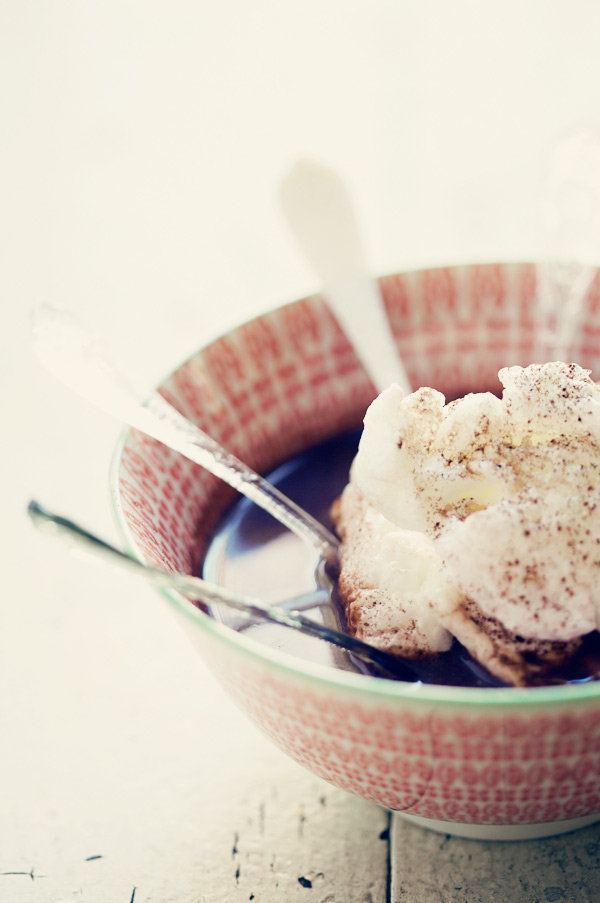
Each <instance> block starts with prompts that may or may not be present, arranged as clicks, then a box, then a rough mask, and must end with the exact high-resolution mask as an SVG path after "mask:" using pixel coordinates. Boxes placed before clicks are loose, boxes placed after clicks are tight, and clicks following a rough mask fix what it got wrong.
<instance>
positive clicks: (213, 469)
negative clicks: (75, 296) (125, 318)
mask: <svg viewBox="0 0 600 903" xmlns="http://www.w3.org/2000/svg"><path fill="white" fill-rule="evenodd" d="M32 332H33V348H34V351H35V352H36V354H37V356H38V358H39V359H40V360H41V362H42V363H43V364H44V365H45V367H46V368H47V369H48V370H49V371H50V372H51V373H53V374H54V375H55V376H56V377H58V379H60V380H61V381H62V382H63V383H65V384H66V385H67V386H69V388H71V389H73V390H74V391H75V392H77V393H78V394H79V395H81V396H82V397H84V398H85V399H87V400H88V401H90V402H91V403H92V404H94V405H96V406H97V407H98V408H100V409H101V410H103V411H105V412H106V413H108V414H110V415H111V416H113V417H116V418H117V419H118V420H121V421H122V422H123V423H126V424H128V425H129V426H133V427H135V428H136V429H139V430H141V431H142V432H143V433H145V434H146V435H147V436H152V437H153V438H154V439H158V440H159V441H160V442H162V443H163V444H165V445H167V446H169V447H170V448H172V449H174V450H175V451H178V452H180V453H181V454H182V455H185V457H186V458H189V459H190V460H191V461H195V462H196V463H197V464H200V465H201V466H202V467H204V468H206V470H208V471H209V472H210V473H212V474H214V475H215V476H217V477H219V478H220V479H221V480H224V481H225V482H226V483H228V484H229V485H230V486H233V487H234V488H235V489H237V490H238V491H239V492H241V493H243V494H244V495H245V496H247V497H248V498H249V499H251V500H252V501H253V502H255V503H256V504H257V505H259V506H260V507H261V508H264V509H265V510H266V511H268V512H269V513H270V514H271V515H272V516H273V517H275V518H276V519H277V520H279V521H280V522H281V523H282V524H284V525H285V526H286V527H287V528H289V529H290V530H292V531H293V532H294V533H296V534H297V535H298V536H299V537H300V538H301V539H303V540H305V541H306V542H308V543H309V544H310V545H311V546H313V547H314V548H316V549H317V550H318V552H319V553H320V555H321V556H322V557H323V558H324V559H326V560H329V561H334V560H335V559H336V558H337V554H338V546H339V542H338V540H337V539H336V537H335V536H334V535H333V534H332V533H331V532H330V531H329V530H327V529H326V528H325V527H324V526H323V525H322V524H321V523H319V522H318V521H317V520H315V518H314V517H312V516H311V515H310V514H308V512H306V511H304V509H302V508H301V507H300V506H299V505H297V504H296V503H295V502H293V501H292V500H291V499H289V498H288V497H287V496H286V495H284V494H283V493H282V492H280V491H279V490H278V489H277V488H276V487H275V486H272V485H271V484H270V483H269V482H268V481H267V480H265V479H263V478H262V477H261V476H259V474H257V473H255V472H254V471H253V470H251V469H250V468H249V467H247V466H246V464H244V463H243V462H242V461H240V460H239V458H236V457H235V455H233V454H231V453H230V452H228V451H227V450H226V449H224V448H223V446H222V445H220V444H219V443H218V442H216V441H215V440H214V439H212V438H211V437H210V436H208V435H207V434H206V433H205V432H204V431H203V430H201V429H200V428H199V427H197V426H195V425H194V424H192V423H190V421H189V420H187V419H186V418H185V417H183V416H182V415H181V414H180V413H179V412H178V411H176V410H175V408H174V407H173V406H172V405H170V404H169V402H168V401H166V399H164V398H163V397H162V395H159V394H158V393H157V392H154V393H153V394H151V395H150V396H148V397H147V398H146V399H143V396H141V395H139V394H137V393H136V392H135V391H134V390H133V389H131V388H130V387H129V385H128V384H127V381H126V380H125V378H124V376H123V375H122V374H120V373H119V371H118V370H117V368H116V366H115V365H114V364H112V363H111V362H110V361H109V360H108V359H107V358H106V356H104V355H103V354H101V353H100V351H99V349H98V344H97V342H94V341H92V340H91V339H90V337H89V336H88V335H87V334H86V333H85V330H84V329H83V328H82V326H81V324H79V323H78V322H77V321H76V319H75V318H74V317H73V316H72V315H70V314H68V313H67V312H65V311H61V310H57V309H56V308H53V307H49V306H47V305H40V306H39V307H38V308H37V309H36V310H35V311H34V317H33V324H32Z"/></svg>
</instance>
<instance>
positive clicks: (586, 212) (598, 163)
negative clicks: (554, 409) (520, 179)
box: [537, 126, 600, 361]
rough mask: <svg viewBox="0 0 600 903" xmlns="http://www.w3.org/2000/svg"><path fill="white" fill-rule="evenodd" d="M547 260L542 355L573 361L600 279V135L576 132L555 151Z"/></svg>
mask: <svg viewBox="0 0 600 903" xmlns="http://www.w3.org/2000/svg"><path fill="white" fill-rule="evenodd" d="M540 197H541V200H540V220H541V230H542V236H543V239H544V243H545V246H546V247H545V251H546V259H545V260H543V261H542V262H540V263H539V264H538V267H537V279H538V297H537V303H538V316H539V319H540V323H539V328H538V348H537V352H538V355H539V357H540V359H541V360H556V359H558V360H565V361H566V360H568V359H569V357H570V355H571V354H572V348H573V343H574V341H575V338H576V336H577V333H578V331H579V329H580V327H581V323H582V320H583V313H584V310H585V300H586V297H587V293H588V291H589V288H590V285H591V283H592V281H593V279H594V277H595V276H596V273H597V264H598V248H600V130H599V129H598V128H594V127H590V126H586V127H579V128H576V129H573V130H571V131H570V132H569V133H568V134H566V135H564V136H562V137H561V138H560V139H559V140H557V141H556V142H555V144H554V145H553V146H552V147H551V148H550V150H549V152H548V156H547V160H546V165H545V167H544V176H543V179H542V184H541V193H540Z"/></svg>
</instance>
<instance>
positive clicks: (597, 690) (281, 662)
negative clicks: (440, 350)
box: [109, 260, 600, 708]
mask: <svg viewBox="0 0 600 903" xmlns="http://www.w3.org/2000/svg"><path fill="white" fill-rule="evenodd" d="M532 264H533V265H535V262H534V261H526V260H522V261H519V260H510V261H509V260H506V261H493V262H487V263H486V262H471V263H470V264H469V263H467V264H465V263H456V264H446V265H437V266H431V267H427V266H426V267H416V268H414V269H409V270H398V271H396V272H391V273H386V274H384V275H382V276H380V277H378V278H379V279H386V278H388V279H389V278H392V277H393V276H396V275H398V276H404V275H411V274H417V273H425V272H431V271H434V270H446V269H450V270H456V269H463V268H465V267H466V268H468V267H470V266H474V267H476V266H511V267H515V266H527V265H532ZM313 299H314V300H317V299H318V300H323V294H322V293H321V292H314V293H313V294H311V295H306V296H302V297H301V298H296V299H292V300H291V301H288V302H284V303H283V304H281V305H277V306H276V307H273V308H269V309H267V310H263V311H261V312H259V313H257V314H256V315H255V316H253V317H250V318H249V319H248V320H244V321H241V322H239V323H237V324H236V325H235V326H233V327H231V328H230V329H228V330H226V331H225V332H222V333H220V334H218V335H216V336H214V337H212V338H210V339H209V340H208V341H207V342H206V343H205V344H204V345H202V346H200V347H199V348H198V349H196V351H194V352H192V353H191V354H190V355H189V356H188V357H187V358H186V359H185V360H183V361H181V362H180V363H179V364H177V365H176V366H175V367H173V368H172V369H171V370H170V371H169V372H168V374H167V375H166V376H165V377H164V378H163V379H162V380H161V381H160V382H159V383H158V385H157V388H160V386H162V385H164V383H165V382H167V380H168V379H169V378H170V377H171V376H173V374H174V373H176V372H177V371H178V370H180V369H181V368H182V367H184V366H186V364H188V363H189V362H190V361H192V360H193V359H194V358H195V357H196V355H197V354H198V353H199V352H201V351H202V350H203V349H204V348H206V347H208V346H209V345H211V344H213V343H215V342H219V341H221V340H222V339H224V338H228V337H230V336H231V335H232V334H234V333H236V332H237V330H239V329H240V328H242V327H243V326H245V325H247V324H248V323H252V322H254V321H256V320H259V319H260V318H261V317H264V316H269V315H270V314H272V313H274V312H275V311H277V310H280V309H281V308H282V307H285V306H287V305H291V304H296V303H298V302H299V301H310V300H313ZM131 432H132V430H131V429H130V428H129V427H126V428H124V429H123V430H122V432H121V434H120V436H119V439H118V441H117V444H116V446H115V448H114V450H113V454H112V458H111V462H110V469H109V491H110V498H111V508H112V515H113V520H114V522H115V525H116V528H117V531H118V533H119V535H120V537H121V540H122V542H123V545H124V548H125V551H126V552H127V553H128V554H130V555H131V556H132V557H133V558H135V559H136V560H137V561H140V562H141V563H143V564H146V563H147V562H146V560H145V559H144V557H143V555H142V554H141V553H140V551H139V550H138V548H137V545H136V543H135V540H134V538H133V535H132V533H131V531H130V529H129V527H128V525H127V522H126V520H125V515H124V511H123V505H122V500H121V496H120V490H119V481H120V470H121V463H122V458H123V451H124V449H125V446H126V444H127V441H128V439H129V436H130V435H131ZM154 590H155V592H156V593H157V594H158V595H160V596H162V597H163V598H164V599H166V600H167V601H168V603H169V604H170V605H171V606H172V607H173V608H175V610H176V611H177V612H178V613H180V614H183V615H184V617H185V618H186V619H188V621H189V623H190V624H191V625H192V624H193V625H195V626H196V627H200V629H202V630H204V631H206V632H207V633H208V634H210V635H211V636H213V637H214V638H215V639H217V640H218V641H220V642H223V643H225V644H226V645H229V646H230V647H233V649H235V650H236V651H238V652H241V653H243V654H244V656H245V657H246V658H249V659H251V660H252V661H253V662H254V663H255V664H263V665H264V664H266V665H267V666H269V668H270V669H274V670H278V671H284V672H286V673H287V674H288V675H289V676H291V677H292V678H295V679H304V680H308V681H310V682H311V683H313V684H323V683H324V684H326V685H327V686H329V687H331V688H332V689H333V688H335V689H337V690H341V691H346V692H348V693H353V694H354V693H359V694H360V695H362V696H364V697H370V698H371V699H374V700H375V701H377V699H379V700H380V701H381V702H382V703H383V702H403V703H411V702H412V703H416V702H427V703H444V704H445V705H458V706H467V707H469V708H486V707H489V706H493V707H494V708H496V707H501V708H511V707H513V708H514V707H519V706H531V705H539V706H548V705H551V704H561V705H568V704H572V703H575V702H581V703H584V702H586V701H594V700H595V701H598V700H599V699H600V680H588V681H583V682H581V683H572V684H561V685H552V686H541V687H461V686H451V685H450V686H448V685H444V684H426V683H422V682H421V681H411V682H409V681H401V680H392V679H388V678H385V677H375V676H371V675H368V674H359V673H354V672H351V671H342V670H339V669H335V668H332V667H329V666H327V665H321V664H318V663H314V662H310V661H307V660H304V659H301V658H295V657H294V656H292V655H289V654H288V653H285V652H281V651H279V650H277V649H274V648H271V647H269V646H265V645H263V644H261V643H258V642H257V641H255V640H253V639H251V638H250V637H247V636H245V635H244V634H241V633H238V632H236V631H235V630H232V629H231V628H229V627H227V626H226V625H224V624H220V623H219V622H218V621H216V620H215V619H214V618H211V617H210V616H209V615H207V614H205V613H204V612H203V611H201V610H200V609H199V608H197V607H196V606H195V605H194V604H193V603H192V602H190V601H189V600H188V599H186V598H185V596H183V595H182V594H181V593H178V592H176V591H175V590H166V589H156V587H154Z"/></svg>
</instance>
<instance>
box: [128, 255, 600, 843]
mask: <svg viewBox="0 0 600 903" xmlns="http://www.w3.org/2000/svg"><path fill="white" fill-rule="evenodd" d="M535 281H536V280H535V267H534V266H533V265H532V264H512V263H511V264H495V265H475V266H461V267H452V268H446V269H431V270H422V271H419V272H412V273H405V274H400V275H394V276H388V277H385V278H383V279H381V288H382V290H383V295H384V298H385V303H386V307H387V310H388V313H389V317H390V322H391V324H392V328H393V331H394V334H395V336H396V340H397V342H398V346H399V349H400V352H401V354H402V356H403V358H404V361H405V363H406V367H407V370H408V374H409V377H410V379H411V382H412V384H413V385H414V386H420V385H427V386H434V387H436V388H439V389H441V390H442V391H444V392H445V393H446V394H448V395H456V394H458V393H461V392H464V391H468V390H475V391H477V390H481V389H488V388H489V387H490V386H494V385H496V383H497V379H496V377H497V372H498V370H499V369H500V367H502V366H507V365H511V364H527V363H529V362H530V360H531V357H532V346H533V337H534V323H533V316H532V307H533V301H534V296H535ZM586 317H587V319H586V324H585V329H583V330H582V336H583V337H582V338H581V340H580V342H579V348H578V349H577V350H576V355H575V359H576V360H577V361H578V362H579V363H581V364H582V365H583V366H585V367H588V368H590V369H591V370H592V371H593V372H597V371H598V364H599V358H600V343H599V341H598V339H599V336H600V279H599V278H597V279H596V280H595V282H594V285H593V287H592V290H591V294H590V298H589V306H588V312H587V315H586ZM161 391H162V392H163V393H164V395H165V396H166V397H167V398H169V400H171V401H172V402H173V403H174V404H175V405H176V406H177V407H178V408H179V409H180V410H181V411H182V412H183V413H184V414H185V415H186V416H187V417H188V418H190V419H191V420H193V421H194V422H195V423H197V424H198V425H199V426H201V427H202V428H203V429H205V430H206V431H207V432H208V433H210V434H211V435H213V436H214V437H215V438H216V439H217V440H219V441H220V442H221V443H222V444H223V445H224V446H226V447H227V448H228V449H230V450H231V451H232V452H234V453H235V454H237V455H238V456H239V457H240V458H242V459H243V460H245V461H246V462H247V463H248V464H250V465H251V466H252V467H254V469H255V470H257V471H259V472H263V473H264V472H267V471H268V470H269V469H270V468H272V467H273V466H274V465H276V464H277V463H279V462H281V461H283V460H285V459H286V458H288V457H289V456H291V455H293V454H295V453H296V452H298V451H300V450H302V449H304V448H306V447H308V446H309V445H311V444H313V443H315V442H318V441H320V440H323V439H325V438H328V437H330V436H332V435H334V434H336V433H338V432H340V431H343V430H346V429H349V428H352V427H356V426H358V425H359V424H360V422H361V420H362V417H363V415H364V412H365V409H366V407H367V405H368V404H369V402H370V401H371V399H372V396H373V389H372V386H371V384H370V382H369V379H368V378H367V376H366V374H365V372H364V371H363V369H362V368H361V366H360V364H359V363H358V361H357V359H356V357H355V354H354V352H353V350H352V348H351V347H350V345H349V343H348V341H347V340H346V338H345V336H344V334H343V333H342V331H341V329H340V327H339V326H338V324H337V322H336V320H335V318H334V317H333V316H332V314H331V313H330V312H329V310H328V308H327V306H326V304H325V302H324V301H323V299H322V298H321V297H318V296H316V297H312V298H305V299H303V300H301V301H297V302H295V303H292V304H289V305H286V306H284V307H281V308H279V309H277V310H275V311H273V312H271V313H268V314H265V315H263V316H261V317H259V318H257V319H255V320H253V321H251V322H249V323H246V324H244V325H242V326H240V327H239V328H237V329H235V330H234V331H233V332H231V333H229V334H228V335H226V336H224V337H223V338H221V339H218V340H217V341H215V342H213V343H212V344H210V345H208V346H207V347H205V348H203V349H202V350H201V351H199V352H198V353H197V354H196V355H195V356H194V357H192V358H191V359H190V360H188V361H187V362H186V363H184V364H183V365H182V366H181V367H179V368H178V369H177V370H176V371H175V372H174V373H173V374H172V375H171V376H170V377H169V378H168V379H167V380H166V382H165V383H164V385H163V386H162V388H161ZM114 494H115V498H116V505H117V511H118V517H119V519H120V523H121V525H122V528H123V532H124V535H125V538H126V541H127V543H128V545H129V546H130V547H131V548H132V549H133V550H134V552H135V554H136V555H137V556H139V558H141V559H142V560H143V561H145V562H148V563H152V564H158V565H159V566H161V567H165V568H167V569H172V570H180V571H186V572H188V573H191V572H194V571H195V569H196V567H197V565H198V561H199V558H201V556H202V554H203V550H204V548H205V546H206V542H207V540H208V539H209V538H210V536H211V530H213V528H214V525H215V522H216V520H217V518H218V517H219V515H220V514H221V513H222V511H223V509H224V507H225V506H226V505H227V504H228V502H229V501H230V500H231V497H232V496H231V490H229V489H228V488H227V487H224V486H223V485H221V484H220V483H219V482H218V480H216V479H215V478H214V477H212V476H210V475H209V474H207V473H206V472H205V471H203V470H202V469H201V468H199V467H197V466H196V465H194V464H191V463H190V462H189V461H187V460H186V459H184V458H182V457H180V456H179V455H178V454H177V453H175V452H172V451H170V450H169V449H166V448H164V447H163V446H162V445H160V444H159V443H157V442H155V441H153V440H150V439H148V438H146V437H145V436H143V435H141V434H139V433H137V432H135V431H132V432H130V433H129V434H128V436H127V437H126V439H125V441H124V444H123V446H122V448H121V449H120V452H119V456H118V462H117V467H116V468H115V493H114ZM169 598H170V601H171V603H172V605H173V608H174V610H175V611H176V612H178V613H179V614H180V615H181V617H182V619H183V622H184V623H185V625H186V627H187V629H188V630H189V633H190V636H191V638H192V640H193V641H194V642H195V643H196V644H197V646H198V647H199V649H200V651H201V653H202V655H203V656H204V657H205V659H206V660H207V661H208V663H209V664H210V666H211V668H212V669H213V670H214V672H215V673H216V675H217V676H218V678H219V679H220V680H221V681H222V683H223V684H224V686H225V687H226V688H227V690H228V691H229V692H230V693H231V695H232V696H233V698H234V699H235V700H236V702H237V703H238V704H239V706H240V707H241V708H242V709H243V710H244V711H245V712H246V713H247V714H248V716H249V717H250V718H251V719H252V720H253V721H254V722H255V723H256V724H257V725H258V726H259V727H260V728H261V729H262V730H263V731H264V732H265V733H266V734H267V735H268V736H269V737H270V738H271V739H272V740H273V742H274V743H276V744H277V745H278V746H279V747H280V748H281V749H283V750H284V751H285V752H287V753H288V754H289V755H290V756H292V758H294V759H295V760H296V761H297V762H300V763H301V764H302V765H305V766H306V767H307V768H309V769H311V770H312V771H313V772H315V773H316V774H317V775H319V776H321V777H322V778H325V779H326V780H327V781H330V782H331V783H332V784H335V785H336V786H338V787H341V788H343V789H345V790H348V791H349V792H350V793H354V794H357V795H358V796H361V797H364V798H366V799H369V800H373V801H374V802H376V803H379V804H381V805H383V806H386V807H388V808H389V809H391V810H394V811H396V812H398V813H401V814H402V815H403V816H404V817H405V818H408V819H411V820H412V821H414V822H416V823H418V824H420V825H423V826H426V827H430V828H433V829H435V830H441V831H444V832H448V833H454V834H459V835H463V836H469V837H479V838H499V839H500V838H506V839H517V838H521V837H541V836H547V835H551V834H558V833H561V832H563V831H567V830H572V829H574V828H577V827H580V826H582V825H585V824H589V823H591V822H593V821H596V820H598V819H600V683H587V684H580V685H569V686H559V687H542V688H534V689H526V690H521V689H512V688H510V689H493V688H454V687H442V686H433V685H422V684H408V683H402V682H396V681H388V680H384V679H380V678H375V677H369V676H363V675H361V674H353V673H348V672H343V671H337V670H334V669H332V668H327V667H325V666H321V665H316V664H310V663H305V662H303V661H301V660H299V659H296V658H292V657H291V656H288V655H286V654H285V653H282V652H280V651H277V650H276V649H269V648H267V647H265V646H263V645H259V644H257V643H256V642H254V641H253V640H252V639H250V638H248V637H246V636H244V635H242V634H240V633H236V632H235V631H234V630H231V629H230V628H228V627H226V626H224V625H222V624H220V623H218V622H216V621H215V620H212V619H211V618H209V617H208V616H207V615H205V614H204V613H203V612H202V611H200V610H199V609H198V608H197V607H196V606H195V605H193V604H192V603H191V602H189V601H187V600H185V599H183V598H181V597H179V596H176V595H172V596H169Z"/></svg>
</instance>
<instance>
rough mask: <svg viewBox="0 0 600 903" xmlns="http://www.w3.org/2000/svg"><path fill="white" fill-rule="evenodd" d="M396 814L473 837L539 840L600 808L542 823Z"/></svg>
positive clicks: (583, 822) (589, 820) (599, 817)
mask: <svg viewBox="0 0 600 903" xmlns="http://www.w3.org/2000/svg"><path fill="white" fill-rule="evenodd" d="M392 814H393V815H394V816H398V817H399V818H401V819H402V820H403V821H408V822H410V823H411V824H413V825H417V826H418V827H419V828H427V829H428V830H429V831H436V832H437V833H438V834H451V835H452V836H454V837H466V838H468V839H469V840H539V839H540V838H542V837H554V836H556V835H558V834H567V833H568V832H569V831H577V830H578V829H579V828H586V827H587V826H588V825H593V824H594V823H595V822H598V821H600V812H597V813H596V814H595V815H584V816H582V817H580V818H566V819H563V820H561V821H551V822H544V823H542V824H539V825H463V824H459V823H457V822H452V821H440V820H438V819H436V818H422V817H421V816H420V815H410V813H408V812H400V811H396V810H392Z"/></svg>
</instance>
